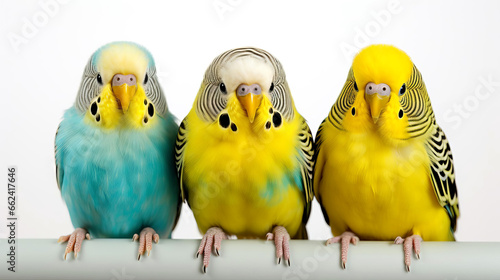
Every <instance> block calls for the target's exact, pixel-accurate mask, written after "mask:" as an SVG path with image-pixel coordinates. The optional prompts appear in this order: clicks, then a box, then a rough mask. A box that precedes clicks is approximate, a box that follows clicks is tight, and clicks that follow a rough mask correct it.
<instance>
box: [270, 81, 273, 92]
mask: <svg viewBox="0 0 500 280" xmlns="http://www.w3.org/2000/svg"><path fill="white" fill-rule="evenodd" d="M273 90H274V83H271V87H270V88H269V92H271V91H273Z"/></svg>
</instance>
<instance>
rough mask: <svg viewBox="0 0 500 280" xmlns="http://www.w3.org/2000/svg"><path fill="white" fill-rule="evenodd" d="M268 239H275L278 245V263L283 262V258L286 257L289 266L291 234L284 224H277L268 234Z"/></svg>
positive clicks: (275, 243)
mask: <svg viewBox="0 0 500 280" xmlns="http://www.w3.org/2000/svg"><path fill="white" fill-rule="evenodd" d="M266 238H267V240H274V245H275V246H276V263H277V264H281V259H282V258H284V259H285V261H286V263H287V264H288V266H290V244H289V241H290V235H289V234H288V231H287V230H286V229H285V228H284V227H282V226H275V227H274V228H273V231H272V232H269V233H267V234H266Z"/></svg>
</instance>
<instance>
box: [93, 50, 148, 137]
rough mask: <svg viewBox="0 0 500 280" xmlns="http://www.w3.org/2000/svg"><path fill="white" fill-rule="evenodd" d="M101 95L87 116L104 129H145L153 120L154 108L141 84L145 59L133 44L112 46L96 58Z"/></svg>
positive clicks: (95, 99)
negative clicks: (124, 127)
mask: <svg viewBox="0 0 500 280" xmlns="http://www.w3.org/2000/svg"><path fill="white" fill-rule="evenodd" d="M96 65H97V71H98V72H99V75H98V79H97V81H98V83H100V84H101V85H102V87H101V92H100V94H99V95H98V96H96V97H95V98H94V99H93V100H92V101H91V104H90V108H89V110H88V111H87V114H86V117H87V120H88V121H89V122H90V123H93V124H95V125H98V126H100V127H103V128H115V127H117V126H129V127H144V126H148V125H149V124H151V122H152V121H154V116H155V108H154V105H153V104H152V103H151V101H150V100H149V99H148V98H147V96H146V94H145V91H144V87H143V84H144V82H145V81H146V80H145V79H147V78H146V77H147V76H146V70H147V67H148V57H146V55H145V54H144V52H143V51H141V50H140V49H139V48H137V47H136V46H134V45H130V44H114V45H111V46H109V47H107V48H105V49H103V50H102V51H101V52H100V53H99V54H98V56H97V57H96Z"/></svg>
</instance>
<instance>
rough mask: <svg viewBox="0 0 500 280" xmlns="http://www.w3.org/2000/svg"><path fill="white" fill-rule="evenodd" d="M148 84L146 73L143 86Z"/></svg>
mask: <svg viewBox="0 0 500 280" xmlns="http://www.w3.org/2000/svg"><path fill="white" fill-rule="evenodd" d="M147 83H148V73H146V76H145V77H144V84H147Z"/></svg>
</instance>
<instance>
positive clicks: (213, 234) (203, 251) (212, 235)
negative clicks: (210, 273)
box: [196, 227, 228, 273]
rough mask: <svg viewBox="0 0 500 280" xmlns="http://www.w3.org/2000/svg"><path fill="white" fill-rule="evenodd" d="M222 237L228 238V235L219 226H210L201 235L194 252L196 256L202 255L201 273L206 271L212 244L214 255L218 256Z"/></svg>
mask: <svg viewBox="0 0 500 280" xmlns="http://www.w3.org/2000/svg"><path fill="white" fill-rule="evenodd" d="M222 239H228V235H227V234H226V233H225V232H224V231H223V230H222V229H221V228H219V227H211V228H209V229H208V230H207V232H206V233H205V235H203V239H201V242H200V247H199V248H198V251H197V252H196V257H197V258H198V257H199V256H200V255H203V267H202V271H203V273H207V268H208V264H209V263H210V253H212V245H213V246H214V250H215V255H217V256H220V248H221V243H222Z"/></svg>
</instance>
